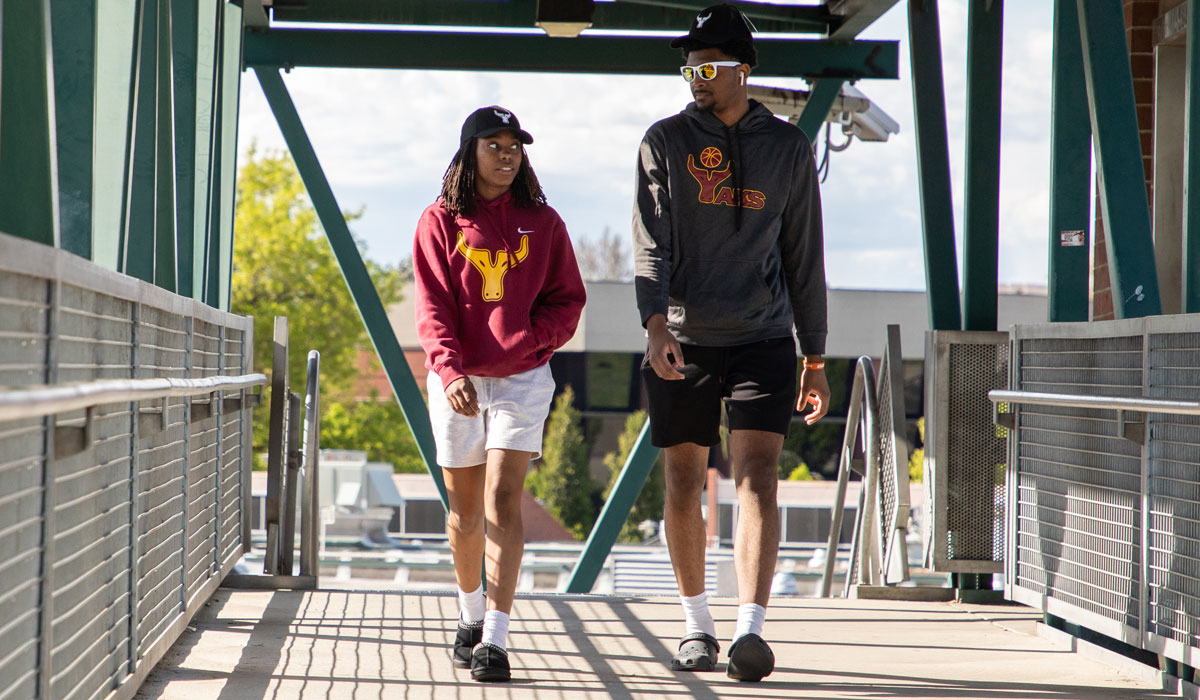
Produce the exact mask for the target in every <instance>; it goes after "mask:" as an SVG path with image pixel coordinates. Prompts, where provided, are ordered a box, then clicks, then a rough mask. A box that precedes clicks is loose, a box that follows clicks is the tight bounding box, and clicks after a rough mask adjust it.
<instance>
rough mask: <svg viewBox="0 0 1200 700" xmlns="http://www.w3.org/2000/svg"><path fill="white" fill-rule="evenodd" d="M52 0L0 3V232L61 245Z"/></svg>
mask: <svg viewBox="0 0 1200 700" xmlns="http://www.w3.org/2000/svg"><path fill="white" fill-rule="evenodd" d="M49 5H50V3H49V0H8V2H4V3H0V104H4V105H5V106H6V107H7V109H6V110H5V113H4V117H5V118H4V120H3V121H2V122H0V192H3V193H4V206H3V207H0V231H4V232H6V233H11V234H13V235H15V236H20V237H21V238H26V239H29V240H31V241H37V242H38V243H45V244H46V245H51V246H57V245H58V244H59V233H58V225H59V224H58V222H59V218H58V173H57V163H56V159H55V153H56V151H57V148H56V146H55V138H54V122H55V119H54V94H53V92H52V91H51V89H50V87H51V84H52V81H53V75H54V73H53V67H52V61H51V58H50V43H49V42H50V16H49V13H50V9H49Z"/></svg>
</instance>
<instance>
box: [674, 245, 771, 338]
mask: <svg viewBox="0 0 1200 700" xmlns="http://www.w3.org/2000/svg"><path fill="white" fill-rule="evenodd" d="M772 299H773V297H772V295H771V290H770V288H768V287H767V283H766V280H765V279H763V274H762V269H761V266H760V265H759V264H758V263H757V262H754V261H749V260H729V259H723V260H722V259H715V258H684V259H683V260H682V261H681V262H680V265H679V268H678V269H677V270H676V271H675V272H674V273H673V274H672V275H671V305H672V307H679V308H672V309H671V313H670V316H671V318H670V319H669V320H671V321H673V322H676V323H678V324H680V325H681V326H686V327H690V328H697V329H711V330H724V329H732V328H739V327H744V326H745V325H747V324H749V323H757V322H760V321H765V320H766V317H767V312H768V311H769V307H770V306H771V301H772Z"/></svg>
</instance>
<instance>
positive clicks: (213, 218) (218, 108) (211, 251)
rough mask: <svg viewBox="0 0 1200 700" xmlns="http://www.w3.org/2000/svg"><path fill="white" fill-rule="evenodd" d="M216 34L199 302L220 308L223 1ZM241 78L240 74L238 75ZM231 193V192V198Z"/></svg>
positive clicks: (224, 94) (224, 89)
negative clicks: (201, 279)
mask: <svg viewBox="0 0 1200 700" xmlns="http://www.w3.org/2000/svg"><path fill="white" fill-rule="evenodd" d="M217 5H218V6H217V25H216V28H217V34H216V47H215V49H214V50H215V54H214V58H213V60H214V61H215V62H216V65H215V66H214V68H213V70H214V79H213V114H212V120H211V129H212V133H211V135H210V137H209V138H210V140H209V148H210V154H209V162H208V172H209V175H208V182H207V185H208V188H207V191H206V192H205V195H206V202H205V217H206V218H205V229H204V261H203V265H204V271H203V279H204V288H203V290H202V292H201V298H203V299H204V303H206V304H208V305H209V306H215V307H217V308H221V292H220V289H221V284H220V282H221V276H220V269H221V265H220V258H221V202H222V199H223V198H222V194H223V192H222V187H221V184H222V183H221V180H222V173H223V172H224V169H223V168H222V166H221V154H222V152H223V151H224V148H223V141H224V139H223V138H222V132H221V126H222V124H224V118H223V117H224V114H225V103H226V101H227V99H226V97H227V95H228V93H229V89H228V86H226V85H225V82H224V80H223V77H224V76H225V74H226V71H225V55H226V53H227V52H226V50H225V44H226V43H227V41H228V40H229V32H228V31H226V28H225V17H226V13H225V10H224V6H225V3H224V0H217ZM239 74H240V72H239ZM233 194H234V193H233V192H230V193H229V195H230V196H232V195H233Z"/></svg>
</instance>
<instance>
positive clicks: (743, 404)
mask: <svg viewBox="0 0 1200 700" xmlns="http://www.w3.org/2000/svg"><path fill="white" fill-rule="evenodd" d="M681 349H682V351H683V361H684V362H685V363H686V364H684V366H683V369H682V372H683V376H684V378H683V379H677V380H673V381H668V380H666V379H661V378H659V376H658V375H657V374H656V373H655V372H654V368H653V367H651V366H650V362H649V360H648V359H646V358H645V357H643V358H642V381H643V382H644V383H645V386H646V394H647V396H648V398H649V400H650V411H649V413H650V443H651V444H653V445H654V446H655V447H671V446H673V445H679V444H682V443H685V442H694V443H696V444H697V445H704V446H712V445H715V444H717V443H718V442H720V441H721V436H720V426H721V402H722V401H724V403H725V406H726V410H727V411H728V415H729V429H730V430H765V431H768V432H772V433H779V434H781V435H787V433H788V427H789V426H790V425H791V422H792V411H793V409H794V408H795V405H796V343H795V341H793V340H792V339H791V338H772V339H771V340H763V341H759V342H757V343H747V344H745V345H734V346H730V347H710V346H705V345H681Z"/></svg>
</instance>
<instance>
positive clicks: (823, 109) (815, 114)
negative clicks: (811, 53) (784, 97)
mask: <svg viewBox="0 0 1200 700" xmlns="http://www.w3.org/2000/svg"><path fill="white" fill-rule="evenodd" d="M843 82H844V81H842V80H839V79H837V78H824V79H822V80H818V81H816V83H814V84H813V85H812V86H811V87H812V92H810V93H809V95H808V102H806V103H805V105H804V111H803V112H801V113H800V119H799V120H798V121H797V122H796V125H797V126H799V127H800V130H801V131H803V132H804V134H805V135H806V136H808V140H809V141H812V142H814V143H815V142H816V140H817V132H819V131H820V129H821V125H822V124H824V123H825V117H826V116H827V115H828V114H829V110H830V109H831V108H832V107H833V102H834V100H836V99H837V96H838V95H839V94H841V92H842V83H843Z"/></svg>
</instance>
